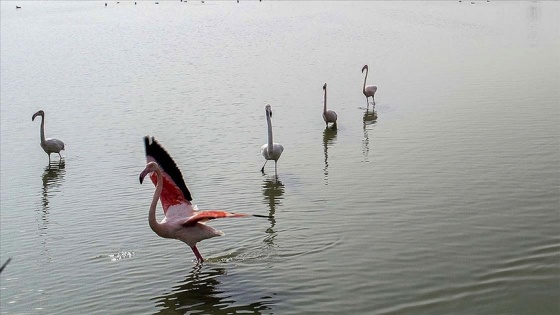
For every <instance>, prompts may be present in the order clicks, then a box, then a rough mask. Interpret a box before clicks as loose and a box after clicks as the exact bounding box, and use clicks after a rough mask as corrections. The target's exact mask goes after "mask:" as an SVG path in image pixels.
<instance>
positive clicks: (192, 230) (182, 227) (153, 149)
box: [140, 137, 248, 262]
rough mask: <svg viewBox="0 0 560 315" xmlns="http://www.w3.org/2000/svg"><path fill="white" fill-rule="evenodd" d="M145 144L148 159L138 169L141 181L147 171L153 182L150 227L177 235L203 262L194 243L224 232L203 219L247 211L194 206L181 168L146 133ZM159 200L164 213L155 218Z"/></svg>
mask: <svg viewBox="0 0 560 315" xmlns="http://www.w3.org/2000/svg"><path fill="white" fill-rule="evenodd" d="M144 144H145V147H146V158H147V161H148V163H147V164H146V168H145V169H144V170H143V171H142V172H141V173H140V183H142V182H143V180H144V178H145V177H146V175H148V174H150V179H151V180H152V182H153V183H154V185H155V186H156V190H155V192H154V196H153V198H152V203H151V205H150V211H149V213H148V222H149V224H150V228H151V229H152V231H154V232H155V233H156V234H157V235H158V236H160V237H163V238H172V239H178V240H180V241H182V242H184V243H186V244H187V245H189V246H190V247H191V249H192V251H193V253H194V254H195V256H196V259H197V260H198V261H199V262H203V261H204V259H203V258H202V255H201V254H200V252H199V251H198V248H197V247H196V244H197V243H198V242H200V241H202V240H205V239H208V238H212V237H216V236H222V235H224V233H223V232H222V231H219V230H216V229H214V228H213V227H211V226H208V225H206V222H207V221H209V220H212V219H218V218H228V217H229V218H231V217H246V216H248V215H247V214H238V213H231V212H227V211H222V210H209V211H198V210H196V209H195V207H193V205H192V204H191V201H192V197H191V194H190V191H189V190H188V188H187V186H186V184H185V182H184V180H183V176H182V174H181V171H180V170H179V168H178V167H177V165H176V164H175V162H174V161H173V159H171V157H170V156H169V154H168V153H167V151H165V149H163V147H161V146H160V144H159V143H158V142H156V141H155V139H154V138H152V139H151V141H150V139H149V137H145V138H144ZM158 200H161V205H162V207H163V214H164V218H163V219H162V220H161V221H160V222H158V221H157V219H156V206H157V202H158Z"/></svg>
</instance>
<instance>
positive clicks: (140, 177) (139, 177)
mask: <svg viewBox="0 0 560 315" xmlns="http://www.w3.org/2000/svg"><path fill="white" fill-rule="evenodd" d="M138 179H139V180H140V185H142V182H144V177H142V175H140V176H138Z"/></svg>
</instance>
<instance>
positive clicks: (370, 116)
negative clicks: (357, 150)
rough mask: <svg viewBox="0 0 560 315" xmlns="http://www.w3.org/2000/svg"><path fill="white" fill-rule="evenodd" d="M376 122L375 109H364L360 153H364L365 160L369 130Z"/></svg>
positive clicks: (367, 151)
mask: <svg viewBox="0 0 560 315" xmlns="http://www.w3.org/2000/svg"><path fill="white" fill-rule="evenodd" d="M376 123H377V111H375V110H374V109H372V110H371V111H370V110H369V109H366V111H365V112H364V118H363V130H364V138H363V139H362V154H363V155H364V158H365V160H364V161H365V162H367V157H368V154H369V131H370V130H372V127H373V126H374V125H375V124H376Z"/></svg>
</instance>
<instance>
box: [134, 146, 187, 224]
mask: <svg viewBox="0 0 560 315" xmlns="http://www.w3.org/2000/svg"><path fill="white" fill-rule="evenodd" d="M144 146H145V147H146V159H147V161H148V162H151V161H154V162H156V163H157V164H158V165H159V167H160V169H161V171H162V175H163V189H162V191H161V196H160V200H161V205H162V206H163V212H164V213H165V214H167V209H169V207H170V206H174V205H182V204H185V206H190V205H191V201H192V196H191V192H190V191H189V189H188V188H187V185H186V184H185V180H184V179H183V174H181V170H179V167H177V164H175V161H173V159H172V158H171V156H170V155H169V153H167V151H165V149H164V148H163V147H162V146H161V145H160V144H159V143H158V142H157V141H156V140H155V139H154V138H153V137H152V138H151V139H150V138H149V137H144ZM150 178H151V179H152V182H153V183H154V185H156V184H157V175H156V174H155V173H152V175H151V176H150Z"/></svg>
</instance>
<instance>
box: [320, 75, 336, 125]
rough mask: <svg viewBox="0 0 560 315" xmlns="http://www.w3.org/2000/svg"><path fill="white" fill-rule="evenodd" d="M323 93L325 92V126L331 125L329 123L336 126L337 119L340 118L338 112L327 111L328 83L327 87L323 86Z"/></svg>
mask: <svg viewBox="0 0 560 315" xmlns="http://www.w3.org/2000/svg"><path fill="white" fill-rule="evenodd" d="M323 91H324V92H325V98H324V105H323V120H324V121H325V124H327V126H328V125H329V123H332V124H333V126H336V119H337V118H338V116H337V115H336V112H335V111H334V110H327V84H326V83H325V85H323Z"/></svg>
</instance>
